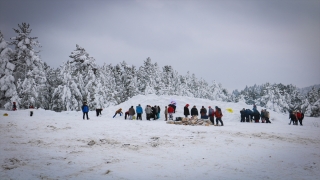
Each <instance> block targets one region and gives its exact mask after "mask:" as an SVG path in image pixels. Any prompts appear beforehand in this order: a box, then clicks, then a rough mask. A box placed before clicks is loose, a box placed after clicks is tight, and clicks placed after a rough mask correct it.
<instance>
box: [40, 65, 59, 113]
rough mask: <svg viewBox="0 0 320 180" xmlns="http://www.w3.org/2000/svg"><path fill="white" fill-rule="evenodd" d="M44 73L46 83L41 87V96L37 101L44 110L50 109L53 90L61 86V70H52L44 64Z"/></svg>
mask: <svg viewBox="0 0 320 180" xmlns="http://www.w3.org/2000/svg"><path fill="white" fill-rule="evenodd" d="M44 66H45V71H46V79H47V81H46V83H45V86H44V87H43V91H41V92H39V93H40V94H41V95H40V97H39V101H40V102H41V104H42V107H43V108H44V109H52V105H53V104H52V103H53V93H54V90H55V89H56V88H57V87H58V86H59V85H61V84H62V79H61V75H60V74H61V69H60V68H57V69H53V68H51V67H50V66H48V65H47V64H46V63H44Z"/></svg>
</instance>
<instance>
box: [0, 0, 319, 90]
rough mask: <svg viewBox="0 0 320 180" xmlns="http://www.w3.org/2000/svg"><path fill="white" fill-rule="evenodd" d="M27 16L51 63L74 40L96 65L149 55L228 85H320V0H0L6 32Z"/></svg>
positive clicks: (137, 61) (64, 55)
mask: <svg viewBox="0 0 320 180" xmlns="http://www.w3.org/2000/svg"><path fill="white" fill-rule="evenodd" d="M22 22H27V23H29V24H30V25H31V28H32V29H33V30H32V34H31V36H33V37H38V38H39V39H38V40H39V42H40V43H41V45H42V48H41V53H40V55H41V58H42V60H43V61H44V62H46V63H47V64H48V65H50V66H51V67H55V68H56V67H58V66H60V65H62V63H63V62H66V61H67V60H68V59H69V55H70V54H71V52H72V51H73V50H75V48H76V44H79V45H80V46H82V47H84V48H85V49H86V50H87V52H88V53H89V54H90V56H92V57H94V58H95V59H96V62H97V64H99V65H102V64H103V63H107V64H113V65H115V64H117V63H119V62H121V61H123V60H124V61H126V62H127V63H128V64H133V65H136V66H141V65H142V64H143V61H144V60H145V59H146V58H147V57H151V59H152V61H153V62H157V63H158V64H159V65H160V67H162V66H164V65H172V66H173V68H174V69H175V70H177V71H178V72H179V74H182V75H184V74H186V72H187V71H190V72H191V73H194V74H195V75H196V76H197V77H198V78H200V77H202V78H204V79H205V80H207V81H208V82H209V83H211V82H212V81H213V80H215V81H216V82H219V83H221V84H222V85H223V87H225V88H227V89H228V90H233V89H243V88H244V87H245V86H246V85H249V86H251V85H254V84H262V83H266V82H270V83H284V84H291V83H292V84H294V85H296V86H298V87H305V86H310V85H314V84H320V0H280V1H279V0H258V1H257V0H252V1H251V0H221V1H219V0H208V1H205V0H191V1H188V0H171V1H169V0H162V1H158V0H117V1H116V0H114V1H111V0H110V1H107V0H0V30H1V31H2V33H3V34H4V37H5V39H6V40H7V41H9V40H10V39H9V38H10V37H13V36H15V33H14V32H13V30H12V28H17V27H18V24H21V23H22Z"/></svg>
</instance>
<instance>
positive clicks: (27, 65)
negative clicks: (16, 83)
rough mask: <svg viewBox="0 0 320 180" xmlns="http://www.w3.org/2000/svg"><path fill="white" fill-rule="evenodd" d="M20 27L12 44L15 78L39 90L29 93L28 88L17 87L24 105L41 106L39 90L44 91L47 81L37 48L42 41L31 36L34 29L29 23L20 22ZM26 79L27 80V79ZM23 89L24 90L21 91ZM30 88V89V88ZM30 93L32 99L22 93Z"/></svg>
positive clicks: (16, 30)
mask: <svg viewBox="0 0 320 180" xmlns="http://www.w3.org/2000/svg"><path fill="white" fill-rule="evenodd" d="M18 27H19V28H18V29H15V28H14V31H15V33H17V36H16V37H12V38H11V40H12V42H11V43H10V45H13V46H14V47H15V50H14V53H13V56H12V58H11V63H12V64H14V65H15V69H14V72H13V76H14V77H15V79H21V81H22V82H23V83H22V84H28V85H30V86H32V88H31V89H34V90H37V92H34V93H31V92H30V93H31V94H32V95H31V94H28V92H27V91H28V90H27V89H24V88H17V91H18V92H17V94H18V95H20V96H19V98H20V99H21V102H20V103H21V104H22V106H23V107H28V106H29V105H31V104H29V105H28V104H27V103H31V102H33V103H36V104H32V105H34V106H37V107H41V105H42V104H40V101H38V95H39V91H43V89H42V88H43V87H44V83H45V82H46V75H45V70H44V63H43V61H42V60H41V59H40V57H39V55H38V53H39V52H38V51H36V50H35V48H39V47H41V46H40V43H39V42H38V41H37V37H29V35H30V33H31V31H32V29H30V25H29V24H27V23H22V24H21V25H20V24H18ZM25 80H26V81H25ZM19 90H22V91H23V92H19ZM29 90H30V89H29ZM26 93H27V94H28V97H30V98H32V99H27V98H26V97H22V96H21V95H26Z"/></svg>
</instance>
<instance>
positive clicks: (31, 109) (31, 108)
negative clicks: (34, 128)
mask: <svg viewBox="0 0 320 180" xmlns="http://www.w3.org/2000/svg"><path fill="white" fill-rule="evenodd" d="M29 109H30V116H33V106H32V105H30V106H29Z"/></svg>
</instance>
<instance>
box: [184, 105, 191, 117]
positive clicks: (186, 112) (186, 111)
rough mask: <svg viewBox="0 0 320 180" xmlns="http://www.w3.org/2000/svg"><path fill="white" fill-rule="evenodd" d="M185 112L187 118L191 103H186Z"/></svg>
mask: <svg viewBox="0 0 320 180" xmlns="http://www.w3.org/2000/svg"><path fill="white" fill-rule="evenodd" d="M183 114H184V116H185V117H186V118H187V117H188V116H189V115H190V111H189V104H186V106H184V110H183Z"/></svg>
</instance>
